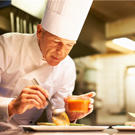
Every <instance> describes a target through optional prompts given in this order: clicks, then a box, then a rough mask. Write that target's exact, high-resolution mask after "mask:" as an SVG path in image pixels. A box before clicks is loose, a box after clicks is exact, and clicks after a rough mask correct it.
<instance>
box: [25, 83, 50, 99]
mask: <svg viewBox="0 0 135 135" xmlns="http://www.w3.org/2000/svg"><path fill="white" fill-rule="evenodd" d="M28 88H31V89H34V90H39V91H40V92H41V93H42V94H43V95H44V96H45V97H46V98H48V96H49V93H48V91H47V90H45V89H43V88H42V87H40V86H39V85H32V86H28Z"/></svg>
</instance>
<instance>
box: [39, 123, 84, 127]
mask: <svg viewBox="0 0 135 135" xmlns="http://www.w3.org/2000/svg"><path fill="white" fill-rule="evenodd" d="M37 125H44V126H56V124H55V123H49V122H38V123H37ZM69 126H86V125H85V124H78V123H70V125H69Z"/></svg>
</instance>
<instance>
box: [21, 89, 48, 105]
mask: <svg viewBox="0 0 135 135" xmlns="http://www.w3.org/2000/svg"><path fill="white" fill-rule="evenodd" d="M23 93H25V94H29V95H30V94H34V95H38V97H39V98H40V99H41V100H42V102H43V103H44V104H45V103H46V97H45V96H44V95H43V94H42V93H41V92H40V91H38V90H33V89H30V88H25V89H23V91H22V94H23Z"/></svg>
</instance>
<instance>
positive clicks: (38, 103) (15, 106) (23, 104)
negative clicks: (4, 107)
mask: <svg viewBox="0 0 135 135" xmlns="http://www.w3.org/2000/svg"><path fill="white" fill-rule="evenodd" d="M47 97H48V92H47V91H46V90H44V89H43V88H41V87H40V86H38V85H33V86H28V87H26V88H24V89H23V90H22V92H21V94H20V95H19V96H18V97H17V98H15V99H13V100H12V101H11V102H10V103H9V105H8V112H9V116H12V115H14V114H21V113H24V112H25V111H26V110H28V109H31V108H33V107H36V108H38V109H41V108H44V107H45V106H46V105H47V101H46V98H47Z"/></svg>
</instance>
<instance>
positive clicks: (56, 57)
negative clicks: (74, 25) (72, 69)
mask: <svg viewBox="0 0 135 135" xmlns="http://www.w3.org/2000/svg"><path fill="white" fill-rule="evenodd" d="M37 37H38V43H39V47H40V49H41V52H42V55H43V57H44V59H45V60H46V61H47V62H48V64H50V65H52V66H56V65H57V64H59V63H60V62H61V61H62V60H63V59H64V58H65V57H66V56H67V55H68V54H69V52H70V51H71V49H72V47H73V46H74V44H75V43H76V41H73V40H67V39H63V38H60V37H57V36H55V35H53V34H51V33H49V32H47V31H45V30H44V29H43V28H42V26H41V25H40V24H39V25H38V27H37Z"/></svg>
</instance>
